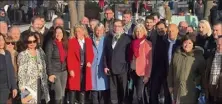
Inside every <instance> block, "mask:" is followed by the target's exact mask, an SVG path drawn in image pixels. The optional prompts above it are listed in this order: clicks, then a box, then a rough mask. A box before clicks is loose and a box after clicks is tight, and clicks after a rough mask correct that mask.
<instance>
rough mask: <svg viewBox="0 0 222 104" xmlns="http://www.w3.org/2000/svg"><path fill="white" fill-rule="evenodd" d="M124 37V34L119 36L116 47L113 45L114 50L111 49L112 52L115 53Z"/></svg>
mask: <svg viewBox="0 0 222 104" xmlns="http://www.w3.org/2000/svg"><path fill="white" fill-rule="evenodd" d="M124 35H125V34H122V35H121V36H120V38H119V40H118V41H117V43H116V45H115V47H114V49H113V50H114V51H116V50H117V49H118V48H119V47H120V43H121V42H122V41H123V39H124Z"/></svg>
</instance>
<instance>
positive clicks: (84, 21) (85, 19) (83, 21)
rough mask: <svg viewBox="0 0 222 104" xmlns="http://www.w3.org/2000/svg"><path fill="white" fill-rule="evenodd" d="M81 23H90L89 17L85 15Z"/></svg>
mask: <svg viewBox="0 0 222 104" xmlns="http://www.w3.org/2000/svg"><path fill="white" fill-rule="evenodd" d="M81 23H82V24H83V25H89V19H88V18H87V17H83V18H82V20H81Z"/></svg>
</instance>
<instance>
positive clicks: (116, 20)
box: [113, 19, 123, 26]
mask: <svg viewBox="0 0 222 104" xmlns="http://www.w3.org/2000/svg"><path fill="white" fill-rule="evenodd" d="M116 22H121V24H122V26H123V21H122V20H120V19H115V20H114V22H113V24H115V23H116Z"/></svg>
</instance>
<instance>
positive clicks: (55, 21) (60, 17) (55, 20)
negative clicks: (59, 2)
mask: <svg viewBox="0 0 222 104" xmlns="http://www.w3.org/2000/svg"><path fill="white" fill-rule="evenodd" d="M58 19H61V20H62V21H63V22H64V20H63V19H62V18H61V17H56V18H55V19H54V20H53V21H52V23H53V26H54V25H55V22H56V21H57V20H58Z"/></svg>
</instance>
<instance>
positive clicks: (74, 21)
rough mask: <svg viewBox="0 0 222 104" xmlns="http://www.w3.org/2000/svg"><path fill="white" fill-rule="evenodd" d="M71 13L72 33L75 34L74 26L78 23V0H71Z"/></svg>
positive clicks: (69, 3) (69, 2)
mask: <svg viewBox="0 0 222 104" xmlns="http://www.w3.org/2000/svg"><path fill="white" fill-rule="evenodd" d="M68 6H69V15H70V35H71V36H73V35H74V34H73V33H74V30H73V27H74V25H75V24H77V23H78V19H77V11H76V0H69V1H68Z"/></svg>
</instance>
